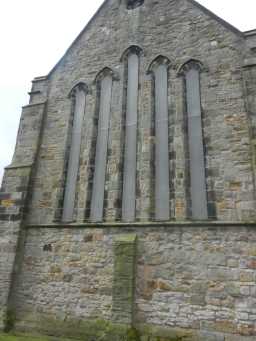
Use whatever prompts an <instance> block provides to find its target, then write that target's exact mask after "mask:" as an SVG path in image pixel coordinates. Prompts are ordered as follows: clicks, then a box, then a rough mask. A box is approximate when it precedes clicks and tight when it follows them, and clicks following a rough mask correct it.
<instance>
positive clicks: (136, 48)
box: [121, 45, 142, 62]
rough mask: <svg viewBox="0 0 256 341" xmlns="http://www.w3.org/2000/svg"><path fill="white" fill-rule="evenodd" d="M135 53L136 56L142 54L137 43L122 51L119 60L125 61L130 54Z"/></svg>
mask: <svg viewBox="0 0 256 341" xmlns="http://www.w3.org/2000/svg"><path fill="white" fill-rule="evenodd" d="M133 54H136V55H137V56H138V57H140V56H141V55H142V49H141V48H140V47H139V46H137V45H131V46H130V47H128V49H126V50H125V51H124V53H123V54H122V56H121V62H125V61H127V60H128V58H129V56H130V55H133Z"/></svg>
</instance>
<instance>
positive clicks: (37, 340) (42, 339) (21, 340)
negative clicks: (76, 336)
mask: <svg viewBox="0 0 256 341" xmlns="http://www.w3.org/2000/svg"><path fill="white" fill-rule="evenodd" d="M0 341H60V339H58V338H56V337H46V336H29V335H11V334H0ZM61 341H72V340H70V339H65V340H64V339H61Z"/></svg>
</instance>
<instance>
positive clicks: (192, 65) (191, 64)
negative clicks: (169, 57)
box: [178, 59, 205, 76]
mask: <svg viewBox="0 0 256 341" xmlns="http://www.w3.org/2000/svg"><path fill="white" fill-rule="evenodd" d="M192 69H193V70H197V71H198V72H199V73H200V72H201V71H204V70H205V67H204V65H203V64H202V63H201V62H200V61H199V60H196V59H189V60H188V61H187V62H186V63H184V64H182V65H181V66H180V67H179V69H178V75H179V76H185V75H186V73H187V72H188V71H190V70H192Z"/></svg>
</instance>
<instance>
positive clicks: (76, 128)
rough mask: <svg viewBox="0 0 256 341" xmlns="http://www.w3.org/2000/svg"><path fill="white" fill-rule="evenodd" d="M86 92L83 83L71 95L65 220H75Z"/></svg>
mask: <svg viewBox="0 0 256 341" xmlns="http://www.w3.org/2000/svg"><path fill="white" fill-rule="evenodd" d="M86 93H87V88H86V86H85V84H82V83H80V84H78V85H77V86H76V87H75V88H74V89H73V91H72V93H71V96H72V98H73V100H74V113H73V127H72V136H71V146H70V154H69V161H68V169H67V177H66V187H65V194H64V205H63V215H62V221H63V222H72V221H73V214H74V208H75V198H76V183H77V176H78V170H79V159H80V146H81V137H82V123H83V117H84V112H85V97H86Z"/></svg>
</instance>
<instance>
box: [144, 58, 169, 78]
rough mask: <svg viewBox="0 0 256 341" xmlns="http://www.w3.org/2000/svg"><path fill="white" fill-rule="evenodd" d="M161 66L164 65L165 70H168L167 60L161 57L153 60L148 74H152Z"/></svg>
mask: <svg viewBox="0 0 256 341" xmlns="http://www.w3.org/2000/svg"><path fill="white" fill-rule="evenodd" d="M161 65H165V66H166V68H167V69H168V68H169V67H170V65H171V62H170V60H169V58H167V57H164V56H162V55H160V56H158V57H157V58H155V59H154V60H153V62H152V63H151V64H150V66H149V68H148V73H152V74H154V73H155V70H156V69H157V68H158V67H159V66H161Z"/></svg>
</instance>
